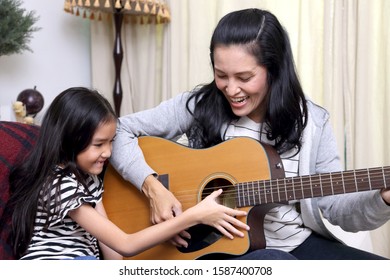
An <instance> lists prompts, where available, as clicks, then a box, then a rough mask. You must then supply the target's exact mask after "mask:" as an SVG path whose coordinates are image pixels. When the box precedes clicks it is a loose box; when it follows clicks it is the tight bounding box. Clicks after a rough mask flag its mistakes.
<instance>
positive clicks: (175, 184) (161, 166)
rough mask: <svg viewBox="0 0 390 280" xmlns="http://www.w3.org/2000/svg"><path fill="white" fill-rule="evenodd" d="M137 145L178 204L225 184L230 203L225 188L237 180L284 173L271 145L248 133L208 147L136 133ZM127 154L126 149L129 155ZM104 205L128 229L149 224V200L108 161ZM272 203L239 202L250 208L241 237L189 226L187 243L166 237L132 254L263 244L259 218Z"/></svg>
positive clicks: (182, 253)
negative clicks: (182, 244) (178, 243)
mask: <svg viewBox="0 0 390 280" xmlns="http://www.w3.org/2000/svg"><path fill="white" fill-rule="evenodd" d="M139 145H140V147H141V149H142V151H143V153H144V156H145V159H146V161H147V162H148V164H149V165H150V166H151V167H152V168H153V169H154V170H155V171H156V172H157V173H158V174H159V176H160V177H161V178H162V179H164V180H163V181H165V183H164V182H163V184H164V185H166V187H167V188H168V189H169V190H170V191H171V192H172V193H173V194H174V195H175V197H176V198H177V199H178V200H179V201H180V202H181V204H182V207H183V210H185V209H188V208H189V207H192V206H194V205H195V204H197V203H198V202H199V201H200V200H201V199H202V198H203V197H204V196H206V195H207V194H209V193H211V192H212V191H213V190H214V189H216V188H218V187H221V188H223V189H224V192H223V193H222V195H221V196H222V197H221V203H222V204H224V205H227V206H230V207H233V208H235V207H236V202H235V201H234V199H232V198H231V197H229V196H228V195H225V196H224V193H226V194H227V193H232V192H231V191H227V190H229V189H233V190H234V188H235V187H234V185H235V184H236V183H238V182H250V181H254V180H259V179H270V178H274V177H278V178H281V177H283V176H284V171H283V168H282V167H281V161H280V159H279V157H278V155H277V153H276V152H275V151H273V150H272V149H270V147H268V146H264V145H261V144H260V143H259V142H258V141H255V140H253V139H250V138H235V139H231V140H228V141H225V142H223V143H221V144H219V145H216V146H214V147H212V148H207V149H199V150H196V149H191V148H188V147H185V146H183V145H180V144H177V143H174V142H171V141H168V140H164V139H161V138H157V137H150V136H147V137H141V138H139ZM130 156H131V155H130ZM104 188H105V191H104V197H103V201H104V205H105V209H106V212H107V215H108V217H109V219H110V220H111V221H113V222H114V223H115V224H116V225H118V226H119V227H120V228H121V229H122V230H123V231H125V232H127V233H132V232H136V231H140V230H142V229H144V228H146V227H149V226H151V222H150V205H149V201H148V200H147V199H146V197H145V196H144V195H143V194H142V193H141V192H140V191H139V190H138V189H137V188H136V187H134V186H133V185H131V184H130V183H129V182H128V181H125V180H124V179H123V178H122V177H121V176H120V175H119V174H118V173H117V172H116V171H115V170H114V168H113V167H112V166H110V165H109V166H108V167H107V170H106V173H105V175H104ZM272 207H273V206H271V205H268V204H265V205H259V206H255V207H244V208H242V209H243V210H246V211H248V212H249V214H248V215H247V217H242V218H240V219H241V220H242V221H244V222H245V223H247V224H248V225H249V226H250V227H251V230H250V231H249V232H248V233H247V232H245V237H244V238H240V237H235V238H234V239H233V240H230V239H228V238H226V237H224V236H223V235H221V234H220V233H219V232H218V231H217V230H215V229H214V228H212V227H208V226H205V225H199V226H195V227H193V228H190V229H189V232H190V234H191V236H192V238H191V240H190V246H189V247H188V248H187V249H178V248H177V247H175V246H173V245H172V244H171V243H169V242H165V243H163V244H161V245H158V246H156V247H154V248H151V249H149V250H147V251H145V252H143V253H141V254H139V255H137V256H135V257H133V258H131V259H197V258H200V257H202V256H206V255H208V254H212V253H222V254H228V255H232V256H239V255H242V254H245V253H246V252H248V251H250V250H253V249H258V248H264V247H265V239H264V233H263V218H264V215H265V214H266V213H267V212H268V210H269V209H270V208H272Z"/></svg>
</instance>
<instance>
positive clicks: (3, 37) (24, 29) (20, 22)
mask: <svg viewBox="0 0 390 280" xmlns="http://www.w3.org/2000/svg"><path fill="white" fill-rule="evenodd" d="M20 6H21V1H20V0H0V56H2V55H11V54H13V53H22V52H23V51H25V50H28V51H31V52H32V50H31V49H30V48H29V46H28V43H29V42H30V40H31V38H32V33H33V32H35V31H38V30H39V29H40V28H39V27H35V26H34V24H35V23H36V22H37V21H38V19H39V17H38V16H36V15H35V11H29V12H27V11H26V10H25V9H23V8H21V7H20Z"/></svg>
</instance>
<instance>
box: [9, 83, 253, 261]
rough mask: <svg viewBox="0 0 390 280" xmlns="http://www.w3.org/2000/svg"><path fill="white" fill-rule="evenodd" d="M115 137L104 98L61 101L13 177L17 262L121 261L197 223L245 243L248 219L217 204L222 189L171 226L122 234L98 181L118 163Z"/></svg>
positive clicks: (68, 93)
mask: <svg viewBox="0 0 390 280" xmlns="http://www.w3.org/2000/svg"><path fill="white" fill-rule="evenodd" d="M115 131H116V116H115V113H114V111H113V110H112V108H111V106H110V104H109V103H108V102H107V100H106V99H104V98H103V97H102V96H101V95H100V94H99V93H98V92H96V91H93V90H89V89H86V88H70V89H67V90H65V91H64V92H62V93H61V94H60V95H58V96H57V97H56V98H55V99H54V101H53V103H52V104H51V106H50V107H49V108H48V110H47V113H46V114H45V117H44V119H43V122H42V126H41V129H40V135H39V139H38V141H37V144H36V146H35V148H34V150H33V151H32V152H31V154H30V155H29V156H28V157H27V158H26V160H25V161H24V163H23V164H21V165H20V166H18V167H17V168H15V169H14V170H13V171H12V173H11V175H10V182H11V191H12V195H11V199H10V206H11V207H14V212H13V217H12V222H13V238H14V251H15V254H16V256H17V257H18V258H22V259H74V258H86V257H87V258H88V257H92V258H96V259H99V258H101V256H100V255H99V251H101V252H102V255H103V256H102V257H103V258H104V259H120V258H122V255H123V256H131V255H134V254H137V253H139V252H141V251H143V250H146V249H148V248H150V247H152V246H154V245H157V244H158V243H160V242H163V241H165V240H167V239H169V238H171V237H172V236H174V235H175V234H178V233H179V232H182V231H183V230H185V229H186V228H188V227H190V226H192V225H195V224H197V223H204V224H207V225H211V226H214V227H215V228H217V229H218V230H219V231H221V233H223V234H224V235H226V236H227V237H229V238H233V234H235V235H237V236H243V233H242V232H240V231H239V230H238V229H237V228H235V227H238V228H242V229H245V230H247V229H248V227H247V225H245V224H244V223H241V222H240V221H238V220H237V219H235V218H234V217H233V216H243V215H246V213H245V212H244V211H238V210H233V209H231V208H228V207H225V206H222V205H219V204H218V203H216V198H217V197H218V195H220V194H221V190H219V191H215V192H214V193H212V194H211V195H209V196H208V197H207V198H206V199H204V200H203V201H202V202H200V203H199V204H198V205H196V206H194V207H192V208H190V209H188V210H187V211H185V212H184V213H183V214H182V215H180V216H178V217H177V218H174V219H171V220H169V221H167V222H165V223H161V224H158V225H154V226H152V227H150V228H146V229H144V230H142V231H140V232H136V233H133V234H126V233H124V232H123V231H121V230H120V229H119V228H118V227H117V226H115V225H114V224H113V223H112V222H111V221H109V220H108V219H107V215H106V213H105V210H104V206H103V203H102V195H103V186H102V182H101V180H100V178H99V177H98V175H99V174H100V173H101V172H102V171H103V166H104V164H105V162H106V161H107V159H109V158H110V156H111V148H112V142H113V141H114V137H115ZM184 234H185V232H184ZM187 235H188V233H187ZM187 237H189V236H187ZM182 245H183V246H186V245H187V244H186V243H183V244H182ZM99 249H100V250H99Z"/></svg>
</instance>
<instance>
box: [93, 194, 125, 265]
mask: <svg viewBox="0 0 390 280" xmlns="http://www.w3.org/2000/svg"><path fill="white" fill-rule="evenodd" d="M95 210H96V211H97V212H98V213H99V214H100V215H102V216H103V217H105V218H107V213H106V210H105V209H104V206H103V202H102V201H100V202H99V203H98V204H96V207H95ZM107 219H108V218H107ZM99 247H100V250H101V252H102V254H103V259H105V260H123V256H122V255H120V254H118V253H117V252H116V251H115V250H113V249H111V248H110V247H108V246H106V244H104V243H103V242H100V241H99Z"/></svg>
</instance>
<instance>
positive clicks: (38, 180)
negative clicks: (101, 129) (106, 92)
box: [9, 87, 116, 257]
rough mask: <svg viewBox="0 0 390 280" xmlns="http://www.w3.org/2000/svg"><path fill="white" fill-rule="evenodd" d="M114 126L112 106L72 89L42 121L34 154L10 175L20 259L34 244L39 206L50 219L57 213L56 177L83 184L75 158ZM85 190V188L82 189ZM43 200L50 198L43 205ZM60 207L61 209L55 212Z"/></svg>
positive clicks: (16, 249) (97, 96)
mask: <svg viewBox="0 0 390 280" xmlns="http://www.w3.org/2000/svg"><path fill="white" fill-rule="evenodd" d="M113 120H114V121H115V120H116V116H115V113H114V111H113V109H112V107H111V105H110V104H109V102H108V101H107V100H106V99H105V98H104V97H103V96H102V95H100V94H99V93H98V92H97V91H95V90H90V89H87V88H83V87H75V88H69V89H67V90H65V91H63V92H62V93H60V94H59V95H58V96H57V97H56V98H55V99H54V100H53V102H52V103H51V105H50V107H49V108H48V110H47V112H46V113H45V116H44V118H43V120H42V125H41V127H40V133H39V137H38V140H37V143H36V145H35V146H34V149H33V150H32V151H31V153H30V154H29V155H28V157H27V158H26V159H25V161H24V162H23V163H22V164H21V165H20V166H17V167H15V168H14V169H13V170H12V171H11V174H10V186H11V197H10V201H9V207H12V208H13V214H12V227H13V234H12V236H13V244H14V253H15V255H16V257H21V256H22V255H23V253H24V252H25V250H26V249H27V246H28V244H29V243H30V240H31V237H32V233H33V227H34V219H35V216H36V212H37V207H38V203H42V205H40V206H41V207H42V208H43V209H44V211H46V214H47V217H48V220H47V221H45V224H46V226H47V224H48V223H49V222H50V217H53V215H56V213H50V211H49V210H50V203H51V202H53V201H54V203H56V206H58V205H59V203H60V202H59V189H58V187H54V188H55V189H56V193H55V195H54V196H53V197H51V196H50V195H48V196H47V194H50V191H51V190H52V189H53V186H52V182H53V179H54V177H56V176H58V173H56V172H58V171H55V170H56V166H57V165H59V164H60V165H61V166H62V167H63V168H62V169H61V171H60V172H61V175H66V174H69V173H72V174H74V175H75V176H76V179H77V180H78V181H79V182H80V183H81V185H84V183H85V182H84V178H85V174H83V172H82V171H81V170H80V169H78V168H77V165H76V156H77V155H78V154H79V153H80V152H82V151H83V150H84V149H86V148H87V147H88V145H89V143H90V142H91V140H92V137H93V135H94V132H95V131H96V129H97V127H98V126H99V125H101V124H102V123H107V122H110V121H113ZM84 186H85V185H84ZM41 197H47V198H48V199H47V200H46V199H45V200H44V202H43V200H42V199H40V198H41ZM55 208H57V207H55Z"/></svg>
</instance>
